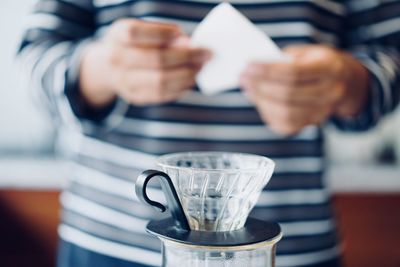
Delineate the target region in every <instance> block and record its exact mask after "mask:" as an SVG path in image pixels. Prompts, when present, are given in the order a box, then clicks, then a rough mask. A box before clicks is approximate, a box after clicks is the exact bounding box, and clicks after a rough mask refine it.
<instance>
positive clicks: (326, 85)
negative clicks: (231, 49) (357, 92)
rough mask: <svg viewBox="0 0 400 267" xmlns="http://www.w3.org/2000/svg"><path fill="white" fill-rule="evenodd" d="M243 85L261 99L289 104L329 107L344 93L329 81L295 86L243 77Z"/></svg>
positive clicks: (287, 83) (264, 79)
mask: <svg viewBox="0 0 400 267" xmlns="http://www.w3.org/2000/svg"><path fill="white" fill-rule="evenodd" d="M241 84H243V87H244V89H245V90H252V91H255V92H254V93H255V94H257V95H259V96H261V97H267V98H269V99H272V100H275V101H280V102H283V103H287V104H306V105H310V106H321V105H329V104H332V103H334V102H336V100H337V99H339V98H340V97H341V96H342V94H343V93H344V91H343V90H342V88H340V87H338V86H337V85H336V84H335V83H332V82H330V81H327V80H318V81H312V82H308V83H301V84H297V85H293V84H292V83H290V82H282V81H276V80H268V79H266V78H261V79H259V78H254V77H248V76H242V78H241Z"/></svg>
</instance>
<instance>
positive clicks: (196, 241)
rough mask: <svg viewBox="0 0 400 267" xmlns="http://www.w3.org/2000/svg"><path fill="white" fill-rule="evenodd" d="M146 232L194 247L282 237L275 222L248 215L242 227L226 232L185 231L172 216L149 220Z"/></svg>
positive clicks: (252, 241)
mask: <svg viewBox="0 0 400 267" xmlns="http://www.w3.org/2000/svg"><path fill="white" fill-rule="evenodd" d="M147 232H149V233H150V234H153V235H155V236H157V237H158V238H160V239H163V240H169V241H172V242H176V243H180V244H181V245H184V246H195V247H217V248H220V247H243V246H249V245H253V244H259V243H263V245H265V246H266V245H268V244H266V243H270V244H271V245H272V244H275V243H276V242H278V241H279V240H280V238H281V237H282V234H281V228H280V226H279V224H277V223H271V222H265V221H262V220H258V219H254V218H251V217H249V218H248V219H247V221H246V224H245V226H244V227H243V228H241V229H239V230H235V231H228V232H211V231H210V232H207V231H192V230H191V231H186V230H183V229H182V228H179V227H177V226H176V221H175V220H174V219H173V218H168V219H164V220H160V221H151V222H150V223H149V224H148V225H147Z"/></svg>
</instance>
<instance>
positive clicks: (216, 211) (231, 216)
mask: <svg viewBox="0 0 400 267" xmlns="http://www.w3.org/2000/svg"><path fill="white" fill-rule="evenodd" d="M158 165H159V166H160V167H161V168H162V169H163V171H164V172H166V173H167V174H168V175H169V176H170V177H171V179H172V181H173V183H174V186H175V189H176V191H177V193H178V196H179V199H180V201H181V203H182V206H183V209H184V211H185V215H186V217H187V219H188V221H189V225H190V228H191V229H192V230H198V231H232V230H237V229H240V228H242V227H243V226H244V224H245V222H246V219H247V216H248V215H249V213H250V211H251V210H252V209H253V207H254V205H255V204H256V202H257V200H258V198H259V196H260V193H261V191H262V189H263V188H264V187H265V186H266V185H267V183H268V181H269V179H270V178H271V176H272V173H273V170H274V167H275V164H274V162H273V161H272V160H270V159H268V158H266V157H262V156H256V155H251V154H241V153H227V152H189V153H175V154H168V155H165V156H161V157H160V158H159V160H158Z"/></svg>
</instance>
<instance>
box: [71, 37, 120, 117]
mask: <svg viewBox="0 0 400 267" xmlns="http://www.w3.org/2000/svg"><path fill="white" fill-rule="evenodd" d="M105 59H106V51H105V49H104V48H103V47H102V44H100V43H98V42H94V43H92V44H90V45H88V47H86V49H85V51H84V53H83V56H82V61H81V66H80V79H79V87H80V94H81V96H82V97H83V99H84V100H85V102H86V103H87V104H89V105H90V106H91V107H93V108H99V109H100V108H103V107H105V106H108V105H110V104H111V103H112V102H113V101H114V100H115V98H116V94H115V93H114V90H113V87H112V85H111V81H110V79H109V77H110V71H109V69H108V63H107V62H106V60H105Z"/></svg>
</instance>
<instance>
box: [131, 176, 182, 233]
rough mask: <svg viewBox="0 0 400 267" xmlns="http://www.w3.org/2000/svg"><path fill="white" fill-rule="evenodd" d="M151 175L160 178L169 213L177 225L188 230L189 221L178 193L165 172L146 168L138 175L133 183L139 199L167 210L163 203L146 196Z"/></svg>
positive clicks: (161, 209)
mask: <svg viewBox="0 0 400 267" xmlns="http://www.w3.org/2000/svg"><path fill="white" fill-rule="evenodd" d="M153 177H160V178H162V179H160V184H161V188H162V191H163V193H164V195H165V198H166V200H167V203H168V207H169V209H170V211H171V215H172V217H173V218H174V219H175V221H176V224H177V226H178V227H180V228H181V229H183V230H187V231H190V227H189V223H188V221H187V219H186V216H185V213H184V211H183V208H182V205H181V202H180V201H179V198H178V194H177V193H176V190H175V187H174V185H173V183H172V180H171V178H170V177H169V176H168V174H166V173H165V172H161V171H157V170H147V171H144V172H142V173H141V174H140V175H139V177H138V178H137V180H136V184H135V192H136V195H137V197H138V198H139V200H140V201H141V202H143V203H144V204H148V205H150V206H153V207H155V208H156V209H157V210H159V211H161V212H165V211H166V210H167V208H166V207H165V206H164V205H163V204H161V203H159V202H156V201H153V200H151V199H150V198H149V197H148V196H147V192H146V190H147V185H148V183H149V182H150V180H151V179H152V178H153Z"/></svg>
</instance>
